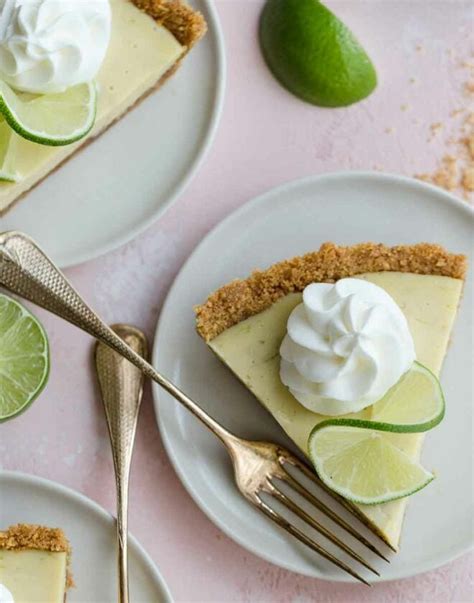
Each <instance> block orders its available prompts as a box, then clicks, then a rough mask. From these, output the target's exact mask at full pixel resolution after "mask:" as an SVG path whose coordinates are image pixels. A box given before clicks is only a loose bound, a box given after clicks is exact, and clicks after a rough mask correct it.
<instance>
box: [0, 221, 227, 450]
mask: <svg viewBox="0 0 474 603" xmlns="http://www.w3.org/2000/svg"><path fill="white" fill-rule="evenodd" d="M0 285H1V286H3V287H4V288H5V289H7V290H8V291H11V292H12V293H15V294H17V295H19V296H20V297H23V298H25V299H27V300H29V301H31V302H32V303H34V304H36V305H38V306H41V307H42V308H44V309H45V310H48V311H49V312H52V313H53V314H56V315H57V316H59V317H61V318H63V319H65V320H67V321H68V322H70V323H72V324H74V325H75V326H77V327H79V328H80V329H82V330H83V331H86V332H87V333H89V334H90V335H92V336H93V337H95V338H96V339H98V340H99V341H102V342H103V343H105V344H106V345H108V346H109V347H111V348H112V349H113V350H115V351H116V352H118V353H119V354H120V355H122V356H124V357H125V358H127V360H129V361H130V362H131V363H132V364H134V365H135V366H136V367H137V368H138V369H140V371H142V373H143V374H144V375H145V376H147V377H149V378H150V379H152V380H153V381H155V382H156V383H158V384H159V385H161V387H163V388H164V389H165V390H166V391H167V392H168V393H170V394H171V395H172V396H173V397H174V398H176V400H178V401H179V402H181V404H184V406H186V408H188V410H190V411H191V412H192V413H193V414H194V415H195V416H196V417H197V418H198V419H199V420H200V421H202V422H203V423H204V424H205V425H206V426H207V427H209V429H211V431H213V432H214V433H215V434H216V435H217V436H218V437H219V438H220V439H221V440H222V441H223V442H224V443H225V444H226V445H227V446H229V444H230V443H231V442H232V441H233V440H234V436H232V434H230V433H229V432H228V431H227V430H226V429H224V428H223V427H222V426H221V425H219V424H218V423H217V422H216V421H214V419H212V417H210V416H209V415H208V414H207V413H205V412H204V411H203V410H202V409H201V408H200V407H199V406H198V405H197V404H196V403H195V402H193V401H192V400H191V398H189V397H188V396H187V395H186V394H185V393H184V392H182V391H181V390H180V389H179V388H178V387H176V386H175V385H174V384H173V383H171V381H169V380H168V379H166V377H164V376H163V375H161V374H160V373H158V372H157V371H156V370H155V369H154V368H153V367H152V366H151V365H150V364H149V363H148V362H147V361H146V360H145V359H144V358H142V357H141V356H140V355H139V354H137V353H136V352H135V351H134V350H132V349H131V347H130V346H129V345H127V344H126V343H125V342H124V341H123V340H122V339H120V337H118V335H117V334H116V333H114V331H112V329H110V327H108V326H107V325H106V324H105V323H104V322H103V321H102V320H101V319H100V318H99V317H98V316H97V314H96V313H95V312H94V311H93V310H92V309H91V308H90V307H89V306H88V305H87V304H86V303H85V301H84V300H83V299H82V298H81V296H80V295H79V294H78V293H77V291H76V290H75V289H74V287H73V286H72V285H71V284H70V283H69V281H68V280H67V279H66V277H65V276H64V275H63V274H62V272H61V271H60V270H59V268H57V267H56V266H55V264H54V263H53V262H52V261H51V260H50V259H49V258H48V256H47V255H46V254H45V253H44V252H43V251H42V249H40V247H39V246H38V245H37V244H36V243H35V242H34V241H33V240H32V239H31V238H30V237H28V236H27V235H25V234H23V233H21V232H17V231H9V232H5V233H1V234H0Z"/></svg>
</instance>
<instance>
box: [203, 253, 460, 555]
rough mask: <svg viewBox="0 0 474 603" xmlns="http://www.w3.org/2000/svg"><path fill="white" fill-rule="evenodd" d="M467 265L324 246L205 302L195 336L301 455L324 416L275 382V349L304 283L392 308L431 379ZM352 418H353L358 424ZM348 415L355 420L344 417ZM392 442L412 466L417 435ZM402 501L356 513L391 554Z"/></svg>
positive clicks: (439, 257) (442, 257)
mask: <svg viewBox="0 0 474 603" xmlns="http://www.w3.org/2000/svg"><path fill="white" fill-rule="evenodd" d="M465 271H466V259H465V257H464V256H462V255H455V254H451V253H449V252H447V251H446V250H444V249H443V248H442V247H439V246H437V245H430V244H418V245H413V246H404V245H401V246H397V247H392V248H389V247H386V246H384V245H377V244H372V243H364V244H359V245H355V246H353V247H338V246H336V245H334V244H332V243H326V244H325V245H323V246H322V247H321V249H320V250H319V251H317V252H314V253H309V254H307V255H305V256H302V257H296V258H293V259H290V260H287V261H283V262H280V263H278V264H275V265H273V266H271V267H270V268H268V269H267V270H264V271H257V272H254V273H253V274H252V275H251V276H250V277H249V278H247V279H245V280H235V281H232V282H230V283H228V284H227V285H224V286H223V287H221V288H220V289H218V290H217V291H215V292H214V293H212V294H211V295H210V296H209V298H208V299H207V301H206V302H205V303H203V304H202V305H201V306H199V307H197V308H196V320H197V330H198V333H199V334H200V335H201V337H202V338H203V339H204V340H205V341H206V343H207V344H208V346H209V347H210V348H211V349H212V350H213V351H214V352H215V353H216V354H217V356H218V357H219V358H220V359H221V360H222V361H223V362H224V363H225V364H226V365H227V366H228V367H229V368H230V369H231V370H232V371H233V373H234V374H235V375H236V376H237V377H238V378H239V379H240V380H241V381H242V382H243V383H244V384H245V385H246V387H247V388H248V389H249V390H250V391H251V392H252V393H253V394H254V395H255V396H256V398H258V400H259V401H260V402H261V403H262V404H263V405H264V406H265V407H266V409H267V410H268V411H269V412H270V413H271V414H272V415H273V417H274V418H275V419H276V420H277V421H278V423H279V424H280V425H281V427H283V429H284V430H285V431H286V433H287V434H288V435H289V437H290V438H291V439H292V440H293V441H294V442H295V443H296V444H297V446H298V447H299V448H300V449H301V450H302V452H303V453H305V454H306V455H307V454H308V449H307V444H308V438H309V435H310V433H311V431H312V429H313V428H314V426H315V425H316V424H317V423H319V422H320V421H322V420H324V419H327V418H329V417H327V416H324V415H321V414H316V413H314V412H312V411H310V410H308V409H307V408H305V407H304V406H303V405H302V404H300V403H299V402H298V401H297V400H296V398H294V397H293V395H292V394H291V393H290V391H289V390H288V389H287V388H286V387H285V386H284V385H283V383H282V381H281V379H280V354H279V350H280V345H281V343H282V340H283V338H284V336H285V334H286V332H287V321H288V318H289V315H290V314H291V312H292V310H293V309H294V308H295V307H296V306H297V305H298V304H299V303H300V302H301V298H302V291H303V290H304V289H305V288H306V287H307V286H308V285H309V284H311V283H315V282H316V283H334V282H335V281H338V280H340V279H342V278H345V277H355V278H359V279H364V280H366V281H369V282H372V283H374V284H376V285H378V286H379V287H381V288H382V289H384V290H385V291H386V292H387V293H388V294H389V295H390V296H391V298H392V299H393V300H395V302H396V303H397V304H398V306H399V307H400V308H401V310H402V312H403V314H404V315H405V317H406V319H407V322H408V327H409V330H410V332H411V335H412V338H413V341H414V345H415V351H416V357H417V360H418V361H419V362H421V363H422V364H424V365H425V366H427V367H428V368H429V369H431V370H432V371H433V372H434V373H435V374H437V375H438V374H439V372H440V370H441V366H442V363H443V359H444V356H445V354H446V351H447V347H448V342H449V338H450V333H451V329H452V326H453V323H454V320H455V316H456V312H457V308H458V305H459V301H460V298H461V294H462V289H463V281H464V276H465ZM362 413H364V411H363V410H362V411H360V413H357V414H356V415H355V416H362ZM351 416H354V415H353V414H352V415H351ZM392 437H393V442H394V443H395V444H396V445H397V446H398V447H399V448H401V449H402V450H404V451H405V452H406V453H407V454H408V455H409V456H410V457H412V458H413V459H416V460H417V459H418V458H419V456H420V453H421V448H422V444H423V438H424V436H423V434H416V433H415V434H405V433H403V434H392ZM406 503H407V498H400V499H398V500H395V501H391V502H387V503H383V504H377V505H357V508H358V510H359V511H360V514H361V517H362V519H363V520H364V521H366V522H369V523H370V524H371V526H372V527H373V528H375V529H376V530H377V531H378V533H379V534H380V535H381V536H382V538H383V539H384V540H385V541H386V542H387V543H388V544H389V545H390V546H391V547H392V548H394V549H397V548H398V546H399V540H400V533H401V527H402V522H403V517H404V513H405V508H406Z"/></svg>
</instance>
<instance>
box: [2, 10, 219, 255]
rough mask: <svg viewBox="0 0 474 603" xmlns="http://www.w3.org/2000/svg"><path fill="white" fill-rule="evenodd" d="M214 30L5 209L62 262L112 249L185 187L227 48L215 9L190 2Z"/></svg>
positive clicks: (214, 114)
mask: <svg viewBox="0 0 474 603" xmlns="http://www.w3.org/2000/svg"><path fill="white" fill-rule="evenodd" d="M192 4H193V6H195V7H196V8H197V9H198V10H200V11H201V12H202V13H203V14H204V17H205V18H206V21H207V24H208V28H209V29H208V32H207V34H206V36H205V37H204V38H203V39H202V40H201V41H200V42H199V43H198V44H197V45H196V47H195V48H193V50H192V52H190V54H189V56H187V57H186V59H185V60H184V62H183V64H182V66H181V67H180V69H179V70H178V72H177V73H176V74H175V75H174V76H173V77H172V78H170V79H169V81H167V82H166V84H165V85H164V86H163V87H162V88H161V89H160V90H159V91H158V92H156V93H154V94H152V95H151V96H149V97H148V98H146V99H145V100H144V101H143V102H141V103H140V104H139V105H138V106H137V107H136V108H134V109H133V110H132V111H130V112H129V113H128V114H127V115H125V117H124V118H123V119H121V120H120V121H119V122H118V123H116V124H115V125H114V126H113V127H112V128H110V129H109V130H108V131H107V132H105V133H104V134H102V136H100V137H99V138H98V139H97V140H96V141H94V142H93V144H91V145H89V146H87V147H86V148H84V149H82V150H81V151H80V152H79V153H77V154H76V155H75V156H74V157H73V158H72V159H71V160H70V161H68V162H67V163H65V164H64V165H63V166H62V167H61V168H60V169H58V170H56V171H55V172H54V173H52V174H50V175H49V176H48V177H47V178H46V179H45V180H44V182H42V183H41V184H39V185H38V186H37V187H36V188H34V189H33V190H32V191H30V192H29V193H28V195H27V197H25V198H24V199H22V200H20V202H19V203H18V204H17V205H16V206H15V207H13V208H12V210H11V211H9V212H7V214H6V215H5V216H3V217H2V218H1V223H2V230H11V229H15V230H21V231H23V232H26V233H27V234H29V235H30V236H32V237H33V238H34V239H35V240H36V241H37V242H38V243H40V244H41V245H42V246H43V248H44V249H45V251H47V252H48V253H49V254H50V256H51V257H52V258H53V260H55V262H56V263H57V264H59V265H60V266H62V267H66V266H71V265H74V264H79V263H81V262H85V261H87V260H90V259H93V258H95V257H97V256H99V255H102V254H104V253H107V252H109V251H111V250H113V249H115V248H116V247H118V246H120V245H122V244H124V243H126V242H127V241H129V240H131V239H132V238H133V237H135V236H137V235H138V234H139V233H140V232H142V231H143V230H144V229H146V228H147V227H148V226H150V225H151V223H152V222H153V221H154V220H156V219H157V218H158V216H160V215H161V213H162V212H163V211H164V210H165V209H166V208H167V207H168V206H169V205H170V204H171V203H172V202H173V201H174V200H175V199H176V198H177V197H178V196H179V195H180V194H181V192H182V191H183V189H184V187H185V186H186V185H187V184H188V183H189V181H190V180H191V178H192V177H193V175H194V174H195V173H196V171H197V169H198V167H199V165H200V164H201V161H202V160H203V158H204V156H205V154H206V152H207V150H208V149H209V147H210V145H211V143H212V140H213V137H214V133H215V130H216V127H217V123H218V120H219V116H220V113H221V108H222V101H223V95H224V82H225V55H224V45H223V40H222V34H221V31H220V25H219V22H218V18H217V15H216V11H215V9H214V7H213V6H212V4H211V3H210V2H208V0H194V1H193V2H192Z"/></svg>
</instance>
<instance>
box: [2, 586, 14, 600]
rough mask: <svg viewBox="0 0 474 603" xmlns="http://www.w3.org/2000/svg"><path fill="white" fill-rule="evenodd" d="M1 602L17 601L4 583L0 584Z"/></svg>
mask: <svg viewBox="0 0 474 603" xmlns="http://www.w3.org/2000/svg"><path fill="white" fill-rule="evenodd" d="M0 603H15V601H14V599H13V595H12V594H11V592H10V591H9V590H8V588H7V587H6V586H3V584H0Z"/></svg>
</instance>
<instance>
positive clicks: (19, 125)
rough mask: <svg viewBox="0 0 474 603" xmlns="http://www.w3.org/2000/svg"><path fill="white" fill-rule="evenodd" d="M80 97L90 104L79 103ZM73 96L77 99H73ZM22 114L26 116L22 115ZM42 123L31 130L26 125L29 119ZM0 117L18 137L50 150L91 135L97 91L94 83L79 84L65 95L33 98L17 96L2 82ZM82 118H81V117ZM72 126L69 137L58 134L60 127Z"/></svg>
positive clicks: (0, 85)
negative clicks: (36, 117)
mask: <svg viewBox="0 0 474 603" xmlns="http://www.w3.org/2000/svg"><path fill="white" fill-rule="evenodd" d="M81 93H84V94H83V96H84V98H85V99H86V101H87V102H85V103H84V102H80V98H81V96H80V95H81ZM74 95H77V96H78V99H74ZM78 101H79V102H78ZM84 107H85V109H84ZM22 113H23V115H21V114H22ZM35 113H36V115H37V116H40V119H39V120H38V119H36V120H37V121H38V122H39V123H40V122H41V121H43V123H41V130H40V129H39V128H32V127H31V125H28V123H27V119H26V118H27V117H28V114H29V116H30V117H35ZM0 114H1V115H2V116H3V118H4V119H5V121H6V122H7V123H8V125H9V126H10V127H11V128H12V130H14V131H15V132H16V133H17V134H18V135H19V136H21V137H22V138H25V139H26V140H30V141H32V142H36V143H37V144H42V145H47V146H64V145H68V144H72V143H74V142H76V141H78V140H80V139H81V138H84V136H87V134H88V133H89V132H90V131H91V129H92V127H93V126H94V122H95V118H96V114H97V89H96V87H95V84H94V83H93V82H89V83H87V84H79V85H78V86H74V87H73V88H69V89H68V90H66V91H65V92H63V93H58V94H44V95H41V96H32V95H25V94H17V93H16V92H15V91H14V90H12V89H11V88H10V86H8V84H6V83H5V82H3V81H0ZM78 116H79V117H78ZM68 122H69V123H71V127H70V129H69V130H68V129H67V128H66V133H61V134H58V133H57V126H58V124H65V123H68Z"/></svg>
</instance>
